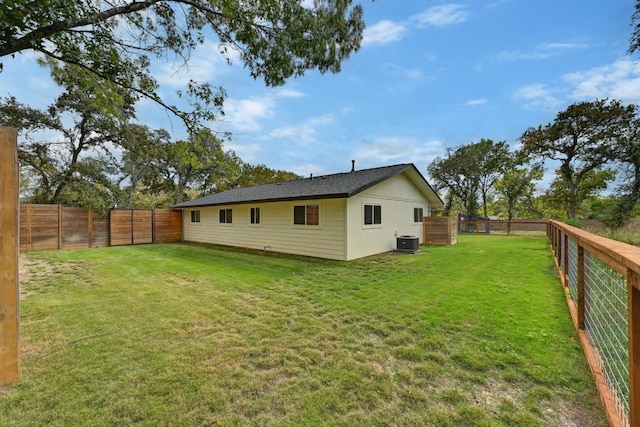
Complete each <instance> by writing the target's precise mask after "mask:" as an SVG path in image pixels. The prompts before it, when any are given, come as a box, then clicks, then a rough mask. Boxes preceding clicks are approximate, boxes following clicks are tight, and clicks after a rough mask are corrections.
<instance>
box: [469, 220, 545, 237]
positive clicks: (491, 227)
mask: <svg viewBox="0 0 640 427" xmlns="http://www.w3.org/2000/svg"><path fill="white" fill-rule="evenodd" d="M459 231H460V232H461V233H500V234H502V233H507V231H509V232H533V231H538V232H541V233H545V232H546V231H547V220H546V219H514V220H511V221H507V220H506V219H490V220H461V221H460V222H459Z"/></svg>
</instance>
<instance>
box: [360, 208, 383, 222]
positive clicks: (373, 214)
mask: <svg viewBox="0 0 640 427" xmlns="http://www.w3.org/2000/svg"><path fill="white" fill-rule="evenodd" d="M380 224H382V206H381V205H369V204H366V205H364V225H380Z"/></svg>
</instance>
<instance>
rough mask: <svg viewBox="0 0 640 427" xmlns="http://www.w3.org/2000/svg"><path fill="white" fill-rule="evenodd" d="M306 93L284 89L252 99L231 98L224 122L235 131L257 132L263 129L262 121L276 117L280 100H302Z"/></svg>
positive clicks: (227, 100) (227, 103)
mask: <svg viewBox="0 0 640 427" xmlns="http://www.w3.org/2000/svg"><path fill="white" fill-rule="evenodd" d="M303 96H306V95H305V94H304V93H302V92H299V91H296V90H293V89H289V88H284V89H279V90H277V91H276V92H273V93H271V94H267V95H265V96H262V97H255V98H250V99H234V98H229V99H226V100H225V101H224V111H225V118H224V121H225V122H226V123H227V124H228V125H229V126H230V127H231V128H232V129H234V130H236V131H242V132H257V131H260V130H261V129H262V124H261V123H260V120H261V119H267V118H271V117H274V116H275V109H276V107H277V101H278V99H279V98H300V97H303Z"/></svg>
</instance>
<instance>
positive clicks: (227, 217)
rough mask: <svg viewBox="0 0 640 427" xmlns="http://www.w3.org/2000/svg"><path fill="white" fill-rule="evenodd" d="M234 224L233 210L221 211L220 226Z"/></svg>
mask: <svg viewBox="0 0 640 427" xmlns="http://www.w3.org/2000/svg"><path fill="white" fill-rule="evenodd" d="M231 223H233V210H232V209H220V224H231Z"/></svg>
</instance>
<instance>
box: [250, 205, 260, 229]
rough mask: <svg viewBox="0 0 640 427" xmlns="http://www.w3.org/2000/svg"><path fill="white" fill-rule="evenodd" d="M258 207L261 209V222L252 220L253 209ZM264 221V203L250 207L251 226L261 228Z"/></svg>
mask: <svg viewBox="0 0 640 427" xmlns="http://www.w3.org/2000/svg"><path fill="white" fill-rule="evenodd" d="M255 208H258V209H260V222H259V223H257V224H256V223H253V222H251V210H252V209H255ZM263 222H264V209H263V208H262V205H253V206H250V207H249V227H255V228H260V227H262V223H263Z"/></svg>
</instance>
